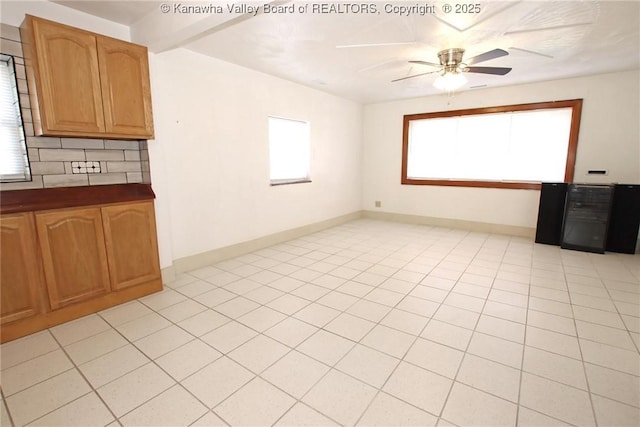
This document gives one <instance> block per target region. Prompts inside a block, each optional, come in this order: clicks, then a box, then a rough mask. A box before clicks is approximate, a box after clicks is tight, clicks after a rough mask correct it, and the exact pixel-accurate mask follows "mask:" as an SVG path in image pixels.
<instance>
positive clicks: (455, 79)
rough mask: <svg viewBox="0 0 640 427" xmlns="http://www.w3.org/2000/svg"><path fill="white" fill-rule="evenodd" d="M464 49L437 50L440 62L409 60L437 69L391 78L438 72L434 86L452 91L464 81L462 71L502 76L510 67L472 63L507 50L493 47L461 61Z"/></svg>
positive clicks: (492, 57) (500, 55) (496, 55)
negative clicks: (480, 65) (479, 65)
mask: <svg viewBox="0 0 640 427" xmlns="http://www.w3.org/2000/svg"><path fill="white" fill-rule="evenodd" d="M463 55H464V49H461V48H451V49H445V50H442V51H440V52H438V59H439V60H440V64H436V63H433V62H427V61H409V62H410V63H412V64H419V65H427V66H430V67H438V68H439V69H438V70H435V71H428V72H426V73H420V74H414V75H411V76H407V77H401V78H399V79H395V80H392V82H398V81H401V80H406V79H412V78H414V77H419V76H424V75H427V74H434V73H439V74H440V76H439V77H438V79H436V81H435V83H434V86H436V87H437V88H438V89H442V90H447V91H452V90H455V89H457V88H459V87H460V86H462V85H463V84H465V83H466V81H467V80H466V78H465V77H464V76H463V74H462V73H480V74H493V75H498V76H504V75H505V74H507V73H508V72H509V71H511V68H507V67H475V66H472V65H474V64H478V63H480V62H484V61H489V60H491V59H496V58H500V57H503V56H507V55H509V52H507V51H506V50H502V49H493V50H490V51H488V52H485V53H481V54H480V55H477V56H474V57H472V58H469V59H467V60H465V61H463V59H462V57H463Z"/></svg>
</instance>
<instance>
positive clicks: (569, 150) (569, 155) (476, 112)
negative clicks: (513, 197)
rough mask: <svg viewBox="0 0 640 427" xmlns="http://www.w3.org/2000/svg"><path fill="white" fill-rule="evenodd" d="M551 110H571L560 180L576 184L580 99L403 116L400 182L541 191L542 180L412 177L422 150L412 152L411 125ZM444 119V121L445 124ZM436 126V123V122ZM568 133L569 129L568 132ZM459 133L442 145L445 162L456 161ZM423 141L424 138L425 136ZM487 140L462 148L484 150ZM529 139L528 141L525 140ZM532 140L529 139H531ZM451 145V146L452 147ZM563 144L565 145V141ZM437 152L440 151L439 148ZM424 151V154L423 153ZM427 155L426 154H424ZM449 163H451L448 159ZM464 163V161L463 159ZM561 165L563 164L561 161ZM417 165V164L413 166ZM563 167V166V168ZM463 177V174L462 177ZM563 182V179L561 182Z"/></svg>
mask: <svg viewBox="0 0 640 427" xmlns="http://www.w3.org/2000/svg"><path fill="white" fill-rule="evenodd" d="M552 109H565V110H566V109H570V110H571V111H570V125H569V132H568V136H567V135H565V136H564V137H565V138H567V137H568V141H566V145H563V147H566V157H565V158H564V159H562V161H563V162H564V164H563V166H564V176H563V177H560V179H559V180H560V181H564V182H572V181H573V174H574V169H575V158H576V151H577V145H578V131H579V127H580V115H581V111H582V100H581V99H575V100H567V101H555V102H542V103H532V104H519V105H505V106H497V107H487V108H475V109H469V110H455V111H443V112H435V113H424V114H412V115H406V116H404V126H403V138H402V139H403V141H402V179H401V183H402V184H406V185H441V186H461V187H489V188H515V189H539V188H540V185H541V181H539V180H534V179H527V180H518V179H516V178H514V177H513V176H512V177H511V178H510V177H509V176H506V177H501V178H496V177H495V176H494V177H489V176H487V177H484V178H483V177H479V178H478V177H473V178H470V177H466V178H465V177H460V176H453V175H455V172H452V173H451V174H450V175H451V176H446V175H447V173H446V172H444V173H443V172H440V173H439V174H437V173H434V175H435V176H436V177H429V176H428V175H429V173H428V172H427V173H424V168H422V171H423V172H422V174H423V175H427V176H411V173H412V172H413V175H417V174H416V173H415V171H416V170H417V168H415V167H413V168H412V164H411V162H412V161H414V160H415V158H410V156H411V155H412V154H413V155H416V154H415V153H417V152H418V151H419V150H416V149H415V147H417V145H416V146H415V147H414V149H413V151H412V144H411V138H412V129H411V128H412V123H419V122H420V121H423V120H440V121H441V122H443V123H444V122H447V124H451V123H453V122H455V121H456V120H458V119H460V120H464V119H465V118H468V117H469V116H472V117H469V118H473V119H477V118H481V117H482V115H487V116H486V117H487V118H488V119H490V118H491V117H493V118H496V117H497V116H499V115H501V114H506V115H509V114H513V115H514V117H515V115H516V114H518V113H526V112H535V111H540V112H543V111H545V110H552ZM442 119H444V120H442ZM504 122H505V123H507V122H508V123H511V122H510V121H504ZM434 123H435V122H434ZM565 130H566V129H565ZM510 131H511V130H510V129H506V130H505V131H504V132H502V133H503V134H505V133H506V134H508V133H509V132H510ZM456 132H457V130H456V131H454V132H452V134H454V135H452V136H451V138H450V140H447V141H446V142H447V144H440V145H441V147H440V148H442V149H443V150H445V149H446V150H445V151H446V153H445V152H443V153H444V154H443V156H445V157H443V159H444V158H447V157H449V158H453V159H455V156H456V154H455V153H453V154H452V152H451V151H452V150H453V151H455V150H460V148H454V147H453V146H454V145H456V144H458V143H459V141H457V140H456V138H457V135H456ZM422 137H423V136H422ZM487 138H491V135H487V136H483V135H477V137H474V138H472V141H463V143H462V144H461V146H464V145H465V144H466V145H467V146H472V147H473V144H471V145H469V143H470V142H471V143H474V142H476V140H477V142H478V146H477V147H473V148H474V149H478V150H482V149H483V148H482V146H481V143H480V142H481V141H482V140H483V139H485V140H488V139H487ZM508 138H511V135H509V136H508ZM524 139H526V138H524ZM529 139H530V138H529ZM449 142H450V143H451V144H450V145H449ZM511 143H513V144H514V146H517V145H519V144H522V143H523V141H522V140H517V141H516V140H514V141H510V142H509V144H511ZM563 143H564V141H563ZM435 148H438V147H437V146H436V147H435ZM528 149H534V150H535V149H538V147H533V146H532V147H528ZM424 152H425V151H424V150H423V153H424ZM436 152H437V150H433V153H434V155H437V154H435V153H436ZM461 153H462V156H465V157H466V159H465V160H466V161H469V158H468V157H469V153H466V152H464V151H461ZM423 155H424V154H423ZM505 158H506V159H508V158H509V156H505ZM449 160H450V159H449ZM461 160H462V159H461ZM429 161H431V162H432V164H435V163H433V162H434V160H433V158H430V159H429ZM559 161H560V160H559ZM435 162H437V160H435ZM414 165H415V164H414ZM500 166H501V167H503V166H504V169H509V168H511V169H512V170H513V168H514V165H512V164H511V163H505V164H504V165H500ZM561 166H562V165H561ZM459 175H461V174H459ZM562 178H564V179H562Z"/></svg>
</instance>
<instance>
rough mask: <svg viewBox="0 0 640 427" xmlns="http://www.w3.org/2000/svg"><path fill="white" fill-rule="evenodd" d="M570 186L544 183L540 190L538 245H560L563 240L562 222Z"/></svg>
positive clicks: (559, 183) (561, 183) (562, 183)
mask: <svg viewBox="0 0 640 427" xmlns="http://www.w3.org/2000/svg"><path fill="white" fill-rule="evenodd" d="M567 187H568V184H566V183H564V182H543V183H542V188H541V190H540V206H539V208H538V225H537V227H536V243H545V244H547V245H559V244H560V241H561V240H562V220H563V218H564V201H565V197H566V195H567Z"/></svg>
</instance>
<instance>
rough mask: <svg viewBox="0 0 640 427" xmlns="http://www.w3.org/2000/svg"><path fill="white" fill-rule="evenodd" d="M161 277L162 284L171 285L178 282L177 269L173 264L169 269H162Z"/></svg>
mask: <svg viewBox="0 0 640 427" xmlns="http://www.w3.org/2000/svg"><path fill="white" fill-rule="evenodd" d="M160 275H161V276H162V283H171V282H173V281H174V280H176V275H177V274H176V269H175V267H174V266H173V264H171V265H170V266H169V267H165V268H163V269H161V270H160Z"/></svg>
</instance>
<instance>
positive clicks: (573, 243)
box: [560, 184, 613, 253]
mask: <svg viewBox="0 0 640 427" xmlns="http://www.w3.org/2000/svg"><path fill="white" fill-rule="evenodd" d="M612 203H613V186H612V185H587V184H571V185H569V188H568V190H567V198H566V203H565V212H564V223H563V227H562V243H561V245H560V246H561V247H562V248H565V249H577V250H582V251H588V252H596V253H604V251H605V248H606V244H607V232H608V229H609V215H610V213H611V205H612Z"/></svg>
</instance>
